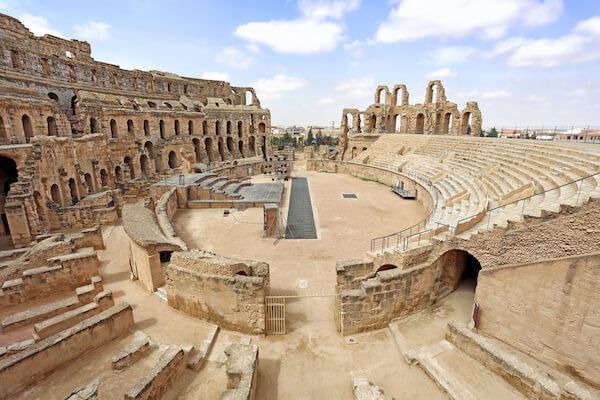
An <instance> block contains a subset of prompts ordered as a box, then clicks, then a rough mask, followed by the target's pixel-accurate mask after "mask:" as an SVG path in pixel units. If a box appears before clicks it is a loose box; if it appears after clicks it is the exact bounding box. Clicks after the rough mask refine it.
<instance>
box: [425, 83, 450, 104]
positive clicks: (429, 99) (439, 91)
mask: <svg viewBox="0 0 600 400" xmlns="http://www.w3.org/2000/svg"><path fill="white" fill-rule="evenodd" d="M434 86H435V88H436V91H435V102H436V103H438V102H442V103H443V102H445V101H446V93H445V89H444V86H443V85H442V82H440V81H438V80H436V81H430V82H429V83H428V84H427V89H426V90H425V104H431V103H433V87H434Z"/></svg>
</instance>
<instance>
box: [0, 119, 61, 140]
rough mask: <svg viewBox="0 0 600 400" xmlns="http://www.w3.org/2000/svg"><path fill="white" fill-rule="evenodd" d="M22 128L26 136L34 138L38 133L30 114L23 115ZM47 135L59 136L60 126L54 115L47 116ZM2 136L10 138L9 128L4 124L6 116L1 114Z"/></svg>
mask: <svg viewBox="0 0 600 400" xmlns="http://www.w3.org/2000/svg"><path fill="white" fill-rule="evenodd" d="M20 128H21V130H22V132H23V136H25V137H26V138H32V137H34V136H35V135H36V132H35V130H34V129H33V123H32V121H31V117H30V116H29V115H28V114H23V115H22V116H21V127H20ZM46 128H47V130H46V135H48V136H57V135H58V126H57V124H56V118H54V117H53V116H48V117H47V118H46ZM0 138H1V139H8V138H9V135H8V130H7V129H6V125H5V124H4V118H2V117H1V116H0Z"/></svg>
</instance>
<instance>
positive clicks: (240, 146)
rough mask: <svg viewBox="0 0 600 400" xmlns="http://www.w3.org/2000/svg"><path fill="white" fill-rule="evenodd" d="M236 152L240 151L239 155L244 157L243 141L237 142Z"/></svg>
mask: <svg viewBox="0 0 600 400" xmlns="http://www.w3.org/2000/svg"><path fill="white" fill-rule="evenodd" d="M238 150H239V151H240V154H241V155H242V157H246V156H245V155H244V141H243V140H240V141H239V142H238Z"/></svg>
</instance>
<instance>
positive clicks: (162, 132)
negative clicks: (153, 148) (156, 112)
mask: <svg viewBox="0 0 600 400" xmlns="http://www.w3.org/2000/svg"><path fill="white" fill-rule="evenodd" d="M158 127H159V130H160V138H161V139H164V138H165V121H163V120H162V119H161V120H160V122H159V123H158Z"/></svg>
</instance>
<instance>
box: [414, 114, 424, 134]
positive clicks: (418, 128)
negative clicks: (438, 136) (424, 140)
mask: <svg viewBox="0 0 600 400" xmlns="http://www.w3.org/2000/svg"><path fill="white" fill-rule="evenodd" d="M424 130H425V115H423V114H417V123H416V125H415V133H417V134H420V135H422V134H423V132H424Z"/></svg>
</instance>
